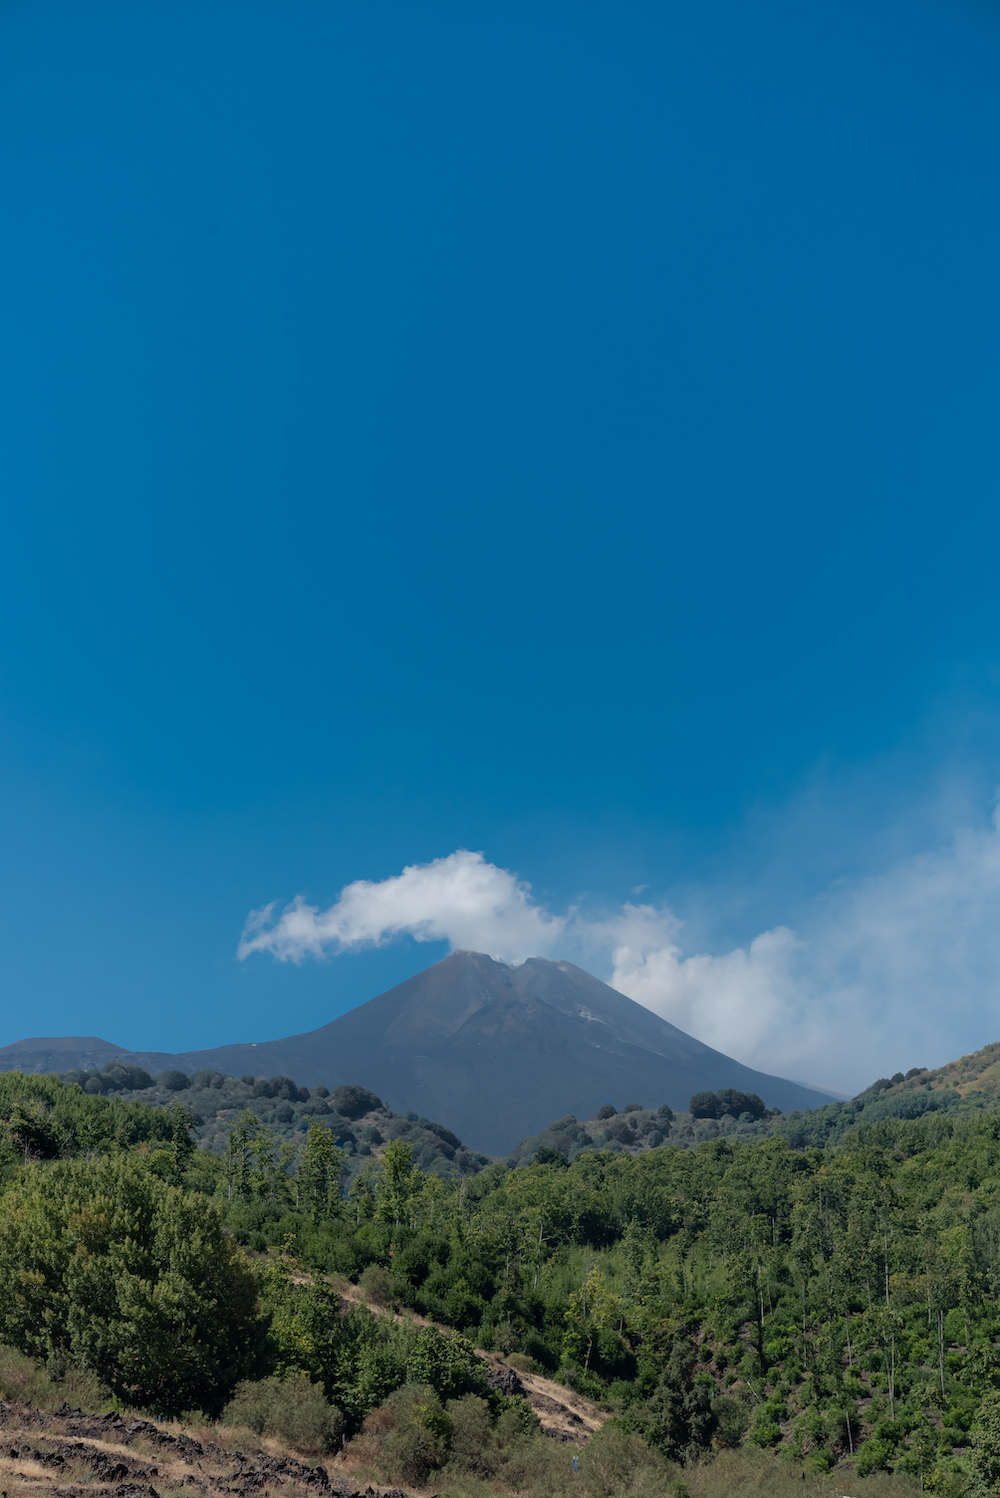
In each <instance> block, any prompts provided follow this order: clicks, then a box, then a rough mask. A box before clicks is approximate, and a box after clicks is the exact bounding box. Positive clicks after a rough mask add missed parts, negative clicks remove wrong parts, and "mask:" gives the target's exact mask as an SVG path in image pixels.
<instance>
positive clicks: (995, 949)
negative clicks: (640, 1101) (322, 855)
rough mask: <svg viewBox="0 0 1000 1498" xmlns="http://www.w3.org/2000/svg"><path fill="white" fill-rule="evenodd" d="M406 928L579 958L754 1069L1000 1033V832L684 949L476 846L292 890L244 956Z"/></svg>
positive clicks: (948, 1048) (847, 1066) (679, 928)
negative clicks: (797, 915)
mask: <svg viewBox="0 0 1000 1498" xmlns="http://www.w3.org/2000/svg"><path fill="white" fill-rule="evenodd" d="M403 935H409V936H411V937H413V938H415V939H416V940H417V941H441V940H445V941H448V942H449V943H450V945H451V946H452V948H458V947H465V948H472V949H474V950H476V951H483V952H489V953H490V954H491V955H492V956H494V957H497V958H500V959H502V960H504V961H507V962H511V963H518V962H522V961H523V960H524V959H525V958H526V957H530V956H564V957H569V958H576V959H577V960H580V961H581V962H582V963H583V964H584V965H585V966H587V967H589V968H590V970H591V971H594V972H597V973H599V974H601V975H603V976H605V977H606V978H607V981H608V982H610V983H611V984H612V985H613V987H615V988H617V989H619V990H620V992H622V993H625V994H628V995H629V996H630V997H631V998H633V999H635V1000H636V1001H637V1002H638V1003H640V1004H644V1005H645V1006H646V1007H647V1008H648V1009H651V1010H653V1011H654V1012H655V1013H657V1014H660V1015H662V1017H663V1018H664V1019H667V1020H669V1021H670V1022H671V1023H672V1024H675V1025H677V1026H678V1027H679V1028H680V1029H682V1030H686V1031H688V1032H689V1033H690V1034H693V1035H696V1036H698V1038H699V1039H701V1040H704V1041H706V1042H707V1043H708V1044H710V1045H713V1046H715V1047H716V1048H717V1049H719V1050H722V1051H725V1052H726V1053H727V1054H729V1055H733V1056H736V1057H738V1058H739V1059H740V1060H741V1061H745V1062H747V1063H748V1064H750V1065H753V1066H757V1067H759V1068H761V1069H762V1070H767V1071H771V1072H780V1073H783V1074H785V1075H789V1074H791V1075H796V1076H803V1077H806V1078H807V1079H809V1080H813V1081H816V1082H826V1083H828V1084H829V1085H831V1086H837V1085H843V1086H844V1087H847V1088H858V1087H861V1086H864V1085H866V1083H867V1082H870V1081H871V1080H872V1079H873V1078H874V1077H875V1076H876V1075H878V1074H879V1073H880V1072H884V1071H886V1070H889V1071H892V1070H895V1069H896V1068H897V1067H902V1068H904V1069H905V1068H907V1067H909V1066H911V1065H933V1064H935V1063H936V1062H940V1061H943V1060H946V1059H949V1058H950V1057H951V1056H953V1055H955V1054H957V1053H959V1052H960V1051H961V1050H963V1049H968V1048H969V1047H970V1046H972V1045H980V1044H984V1043H985V1042H986V1041H988V1040H991V1039H994V1038H997V1037H998V1036H1000V832H998V826H997V821H996V818H994V819H993V821H992V822H991V823H990V824H989V825H988V826H980V827H979V828H969V827H966V828H963V829H960V830H959V831H957V832H955V833H954V834H953V835H952V836H951V837H950V838H949V839H947V841H945V842H943V843H942V844H941V845H940V846H938V847H937V848H934V849H930V850H926V851H924V852H922V853H919V854H917V855H914V856H911V857H908V858H906V859H903V860H900V861H899V862H897V863H896V864H894V865H893V866H892V867H890V868H888V869H886V870H884V871H882V872H880V873H878V874H874V875H870V876H868V877H865V878H861V879H858V880H855V881H853V882H844V881H840V882H838V883H837V884H836V885H835V886H833V887H832V888H831V889H830V890H828V891H827V892H826V893H825V894H823V895H822V896H820V897H819V898H818V899H816V900H815V901H814V902H813V904H812V906H811V907H809V909H808V910H807V911H806V912H805V914H804V915H803V916H802V918H801V919H800V920H799V922H798V924H797V928H796V929H795V930H794V931H793V930H791V929H789V928H788V927H786V926H781V925H779V926H775V927H774V928H772V929H770V930H766V931H762V932H761V933H760V934H759V935H758V936H756V937H755V938H754V939H753V940H752V941H751V942H749V943H748V944H747V945H746V946H741V947H735V948H734V949H732V950H730V951H727V952H722V953H718V954H712V953H707V952H693V953H689V954H688V955H685V953H684V947H683V923H682V921H681V920H680V919H679V918H678V917H677V915H676V914H675V913H674V912H673V911H672V910H670V909H669V908H667V907H665V906H656V905H653V904H634V903H627V904H624V905H623V906H622V907H621V908H620V909H618V910H617V911H613V912H611V913H608V914H605V915H603V916H600V917H597V916H589V915H586V914H584V913H583V912H581V911H580V910H577V909H569V910H567V911H566V912H565V913H561V914H560V913H557V912H553V911H550V910H548V909H546V908H545V906H544V905H542V904H540V903H539V902H538V901H536V900H535V899H534V898H533V896H532V893H531V886H530V885H528V884H526V883H525V882H523V881H522V880H519V879H518V878H517V877H516V876H515V875H514V874H512V873H511V872H510V871H509V870H506V869H501V868H498V867H497V866H496V865H495V864H491V863H489V862H487V860H486V859H485V857H484V856H483V855H482V854H481V853H474V852H469V851H467V850H465V849H460V850H458V851H457V852H455V853H452V854H450V855H449V856H448V857H447V858H439V859H435V860H434V861H433V862H432V863H428V864H416V865H412V866H410V867H408V868H406V869H404V870H403V872H402V873H401V874H399V875H396V876H395V877H393V878H390V879H385V880H382V881H378V882H374V881H370V880H358V881H357V882H355V883H354V884H349V885H347V886H346V888H345V889H343V890H342V891H341V894H340V896H339V898H338V899H337V901H336V902H335V903H334V904H333V905H332V906H331V907H330V908H329V909H328V910H320V909H318V908H317V907H315V906H311V905H307V904H306V903H305V901H304V900H303V899H302V898H301V897H300V898H298V899H296V900H295V901H293V902H292V904H290V905H288V906H287V907H286V908H285V909H284V910H282V911H281V912H280V913H279V914H276V905H273V904H272V905H269V906H267V907H266V909H264V910H261V911H257V912H255V913H254V914H253V915H251V917H250V919H249V920H248V922H247V926H246V930H245V931H244V934H243V940H242V942H241V943H240V948H239V955H240V957H242V958H245V957H247V956H249V955H250V954H251V953H253V952H270V953H271V954H272V955H273V956H275V957H277V958H278V959H279V961H294V962H298V961H301V960H302V959H303V958H304V957H307V956H314V957H319V956H323V955H325V954H327V953H336V952H343V951H357V950H359V949H361V948H364V947H366V946H381V945H384V944H385V943H386V942H389V941H391V940H393V939H395V938H397V937H400V936H403Z"/></svg>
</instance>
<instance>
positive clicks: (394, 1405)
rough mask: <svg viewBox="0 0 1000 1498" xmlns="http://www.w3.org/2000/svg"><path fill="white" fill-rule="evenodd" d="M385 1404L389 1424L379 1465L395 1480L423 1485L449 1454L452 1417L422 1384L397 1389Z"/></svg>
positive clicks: (418, 1485) (430, 1390)
mask: <svg viewBox="0 0 1000 1498" xmlns="http://www.w3.org/2000/svg"><path fill="white" fill-rule="evenodd" d="M388 1408H389V1410H390V1411H391V1412H392V1424H391V1427H390V1429H389V1431H388V1433H387V1435H386V1437H385V1442H384V1445H383V1447H382V1466H383V1468H384V1470H385V1471H386V1473H387V1474H388V1476H389V1477H391V1478H392V1479H393V1480H394V1481H396V1482H405V1483H409V1484H411V1485H412V1486H413V1487H418V1488H419V1487H423V1486H424V1484H425V1483H426V1481H427V1479H428V1477H429V1476H430V1475H431V1473H432V1472H434V1471H436V1470H437V1468H438V1467H441V1466H443V1465H444V1462H445V1460H446V1458H447V1456H448V1450H449V1447H450V1444H451V1435H452V1424H451V1420H450V1419H449V1417H448V1415H446V1414H445V1411H444V1409H443V1408H442V1406H441V1401H440V1400H439V1399H438V1397H437V1395H436V1394H435V1393H434V1391H433V1389H429V1388H427V1387H426V1386H424V1385H421V1384H408V1385H407V1386H406V1388H404V1389H398V1390H397V1391H396V1393H395V1394H393V1395H392V1396H391V1397H390V1399H389V1401H388ZM376 1413H378V1412H377V1411H376Z"/></svg>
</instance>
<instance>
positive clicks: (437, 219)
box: [0, 0, 1000, 1061]
mask: <svg viewBox="0 0 1000 1498" xmlns="http://www.w3.org/2000/svg"><path fill="white" fill-rule="evenodd" d="M998 77H1000V11H998V10H997V8H996V6H995V5H993V4H986V3H972V0H935V3H932V0H905V3H904V0H863V3H862V0H818V3H815V4H810V5H807V6H803V5H801V4H796V3H791V0H787V3H775V0H749V3H748V0H708V3H705V4H699V5H691V4H682V3H670V0H657V3H644V0H636V3H631V4H624V5H622V4H614V5H612V4H607V3H605V4H594V3H589V0H573V3H571V4H570V3H554V0H553V3H544V0H543V3H538V0H532V3H531V4H522V3H518V0H506V3H504V4H503V5H492V6H486V5H483V4H469V3H465V0H463V3H461V4H459V3H435V0H429V3H426V4H421V5H414V4H411V3H406V4H403V3H385V0H372V3H366V4H364V5H347V4H340V3H329V0H323V3H314V0H300V3H297V4H295V5H292V6H289V5H286V4H278V3H261V0H239V3H227V0H218V3H214V4H212V5H205V4H203V3H193V0H170V3H169V4H165V3H157V0H150V3H144V4H142V5H135V4H133V3H110V0H91V3H88V4H87V5H80V4H78V3H71V0H31V3H26V0H21V3H8V4H5V5H4V6H3V8H2V11H0V202H2V204H3V232H2V234H0V327H2V345H3V350H4V354H3V359H2V361H0V426H2V440H0V473H2V492H3V531H2V537H3V544H2V547H0V630H2V634H0V639H2V646H0V772H2V785H0V834H2V839H3V855H2V868H0V991H2V993H3V1010H2V1012H3V1024H2V1026H0V1029H2V1031H3V1033H2V1035H0V1041H10V1040H14V1039H17V1038H19V1037H20V1036H22V1035H26V1034H67V1033H80V1032H81V1031H84V1032H89V1033H97V1034H103V1035H105V1036H106V1037H107V1038H108V1039H112V1040H116V1041H118V1042H119V1043H121V1044H126V1045H134V1046H150V1045H156V1046H162V1047H164V1048H167V1049H173V1048H179V1047H181V1046H185V1047H186V1046H193V1045H208V1044H216V1043H221V1042H224V1041H229V1040H234V1039H243V1038H246V1039H250V1038H264V1037H265V1036H271V1035H279V1034H287V1033H289V1032H291V1031H298V1030H303V1029H307V1028H310V1027H312V1026H314V1025H317V1024H321V1023H323V1022H325V1021H326V1020H327V1019H330V1018H333V1017H334V1016H335V1015H336V1014H338V1013H340V1012H342V1011H343V1010H344V1009H345V1008H348V1007H350V1006H351V1005H353V1004H355V1003H358V1002H360V1001H361V1000H363V999H365V998H368V997H371V996H372V995H373V994H374V993H376V992H378V991H380V990H381V989H382V988H385V987H387V986H388V985H389V984H390V983H391V982H394V981H398V980H399V979H400V978H402V977H404V976H406V975H407V974H408V973H409V972H412V971H415V970H416V969H418V968H419V967H422V966H424V965H426V963H427V962H428V961H429V960H432V959H433V958H435V957H437V956H438V955H441V954H442V953H443V952H444V951H445V950H446V946H445V945H444V944H437V945H425V946H416V945H415V944H414V943H413V942H411V941H408V940H404V941H401V942H397V943H393V944H391V945H389V946H387V947H385V948H383V949H381V950H378V951H375V952H371V953H368V954H367V955H365V954H360V955H357V956H340V957H335V958H332V959H331V960H330V961H328V962H313V961H311V960H310V961H307V962H306V963H304V964H303V965H302V966H300V967H295V966H294V965H290V964H284V965H283V964H280V963H276V962H274V961H273V960H272V959H271V958H270V957H267V956H263V955H257V956H254V957H253V958H252V959H251V960H249V961H247V962H246V963H243V964H240V963H238V962H237V961H236V958H235V955H234V954H235V948H236V944H237V941H238V939H239V935H240V931H241V929H242V926H243V921H244V918H245V917H246V915H247V912H248V911H249V910H250V909H252V908H256V907H259V906H261V905H263V904H265V903H266V902H268V901H270V900H272V899H277V900H279V902H281V901H284V900H287V899H290V898H291V897H292V896H293V895H295V894H296V893H298V892H302V893H303V894H304V895H305V896H306V898H307V899H308V900H310V901H311V902H312V903H315V904H319V905H324V904H329V903H330V902H331V901H333V900H334V899H335V898H336V896H337V893H338V891H339V890H340V888H341V887H342V886H343V885H344V884H346V883H347V882H348V881H351V880H354V879H357V878H362V877H364V878H370V879H375V880H381V879H384V878H386V877H388V876H390V875H393V874H397V873H398V872H399V871H400V870H401V869H402V867H403V866H404V864H412V863H414V862H424V861H427V860H430V859H433V858H436V857H440V856H443V855H445V854H448V853H450V852H451V851H452V850H453V849H455V848H459V847H468V848H472V849H481V850H483V852H484V853H485V855H486V857H487V858H488V859H490V860H492V861H493V862H495V863H497V864H498V865H500V866H502V867H504V868H510V869H513V870H515V871H517V873H518V874H519V875H520V876H521V877H523V878H525V879H528V880H530V881H532V883H533V885H534V887H535V891H536V893H537V895H538V897H539V898H540V899H543V900H544V901H545V902H546V903H547V904H548V905H549V906H550V907H551V908H553V909H561V910H564V909H565V908H566V906H567V904H568V903H570V902H572V901H574V900H577V899H579V898H583V899H585V900H587V901H591V902H593V903H594V904H595V909H596V908H597V907H598V906H600V905H601V903H602V902H604V905H605V906H607V905H614V904H620V903H621V901H623V900H625V899H627V898H628V897H629V893H630V891H632V890H634V889H635V888H636V887H638V886H640V885H645V886H647V887H648V889H647V892H646V893H645V894H644V895H643V898H645V899H652V900H655V901H657V902H659V901H664V900H667V901H669V902H670V903H671V905H672V907H673V908H674V909H675V910H676V911H677V912H678V914H679V915H680V916H681V917H683V918H684V919H686V920H687V922H688V925H687V927H686V928H685V929H686V930H687V931H688V932H689V933H690V939H691V941H692V942H693V943H694V945H693V946H692V947H691V949H690V950H692V951H694V950H696V949H697V948H698V944H699V943H701V945H702V946H703V947H704V949H705V950H713V951H716V952H721V951H724V950H726V949H727V944H729V945H730V946H731V945H732V944H733V943H739V942H742V943H746V942H747V941H749V940H750V938H751V937H752V936H754V935H755V934H756V933H757V932H758V931H760V930H762V929H763V928H764V927H766V926H773V925H775V924H778V923H785V924H790V925H792V926H796V923H797V921H798V920H799V918H800V916H801V912H802V911H803V909H804V908H805V905H806V904H807V903H808V902H809V901H810V900H814V899H816V898H820V897H821V896H822V894H823V891H824V890H827V889H829V888H830V887H831V881H836V880H843V879H845V878H852V879H853V878H864V877H867V876H868V875H869V874H871V873H872V871H873V870H876V869H877V868H878V869H880V868H884V867H888V866H889V864H890V863H891V860H892V857H895V856H899V857H904V856H909V854H910V853H911V852H913V851H914V849H919V846H923V844H921V837H923V838H924V842H925V843H926V844H927V846H931V845H932V844H933V845H934V846H937V845H938V844H939V843H940V841H941V839H942V838H943V837H946V836H950V833H949V832H948V829H947V828H946V827H944V824H943V823H942V822H941V821H940V818H939V817H938V812H937V811H935V812H934V814H933V815H931V814H930V813H927V812H926V807H927V806H928V805H929V804H930V802H931V801H933V803H934V805H935V807H938V808H940V805H941V798H942V796H944V797H945V799H947V796H948V795H952V794H953V792H952V791H947V792H946V791H943V790H942V785H944V784H945V783H947V785H948V786H952V787H953V786H954V784H955V783H957V782H960V783H961V786H962V787H963V790H962V793H961V795H959V794H958V793H957V792H955V793H954V796H958V799H959V800H961V802H962V805H961V808H960V809H959V811H956V813H955V818H954V819H953V820H955V819H957V821H956V825H957V822H960V821H962V819H963V818H964V819H965V821H966V822H968V823H969V824H970V825H973V824H975V825H977V826H978V825H979V822H982V820H983V819H984V818H985V817H986V816H987V815H988V811H989V805H988V802H989V792H990V791H991V789H992V785H993V782H994V781H995V780H997V779H1000V769H997V768H996V767H997V766H998V756H997V745H998V742H1000V736H998V734H997V730H996V718H995V701H996V690H997V676H996V673H995V670H994V668H995V665H996V663H997V662H1000V608H998V603H1000V588H998V579H997V557H998V540H1000V537H998V529H1000V507H998V476H1000V425H998V420H997V412H998V397H1000V388H998V387H1000V378H998V376H1000V356H998V350H1000V276H998V273H997V268H998V266H1000V90H998V88H997V78H998ZM955 766H958V767H959V769H958V770H956V769H955ZM817 777H818V779H817ZM820 781H821V782H822V786H823V787H824V789H823V791H822V794H821V795H820V796H819V799H820V800H821V801H822V802H823V807H824V808H825V809H824V810H823V811H822V813H821V814H820V813H817V814H816V819H813V820H810V817H811V816H812V813H811V812H810V813H808V814H807V812H806V811H804V810H803V807H804V806H805V805H806V803H807V802H808V803H809V805H814V803H813V802H812V801H810V797H813V796H814V795H815V794H819V793H816V792H815V787H816V786H817V784H818V783H819V782H820ZM970 787H971V789H970ZM810 788H812V789H810ZM963 797H964V798H965V799H962V798H963ZM814 809H815V808H814ZM977 819H978V820H977ZM945 821H947V818H945ZM925 823H926V826H925ZM807 824H808V826H807ZM932 824H933V825H932ZM963 825H964V824H963ZM900 827H903V828H904V829H908V830H904V831H903V832H899V831H898V829H899V828H900ZM803 828H806V830H805V831H803ZM893 828H895V829H896V831H895V832H893V831H892V829H893ZM790 829H791V830H790ZM796 829H797V830H796ZM809 829H811V830H809ZM914 829H917V830H916V831H914ZM921 829H922V830H921ZM928 829H929V830H928ZM942 829H943V830H942ZM925 834H926V836H925ZM894 839H895V841H894ZM935 839H936V840H937V842H935ZM792 844H794V847H791V845H792ZM890 845H891V846H890ZM987 976H988V979H989V982H990V983H992V982H993V976H994V975H992V973H991V974H990V975H987ZM990 992H991V993H993V992H994V989H991V990H990ZM997 1030H998V1033H1000V1024H998V1026H997ZM972 1038H973V1039H976V1037H975V1036H973V1037H972ZM993 1038H995V1036H994V1035H993V1034H988V1035H984V1036H983V1037H982V1039H993ZM917 1059H918V1061H919V1060H920V1059H921V1058H919V1057H918V1058H917ZM928 1059H932V1058H928ZM937 1059H945V1058H944V1057H940V1058H937Z"/></svg>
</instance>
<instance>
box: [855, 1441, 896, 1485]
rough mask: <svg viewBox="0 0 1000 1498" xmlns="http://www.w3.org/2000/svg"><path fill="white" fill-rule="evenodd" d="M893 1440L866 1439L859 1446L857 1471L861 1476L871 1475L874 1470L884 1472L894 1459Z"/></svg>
mask: <svg viewBox="0 0 1000 1498" xmlns="http://www.w3.org/2000/svg"><path fill="white" fill-rule="evenodd" d="M892 1451H893V1446H892V1442H891V1441H878V1440H875V1441H865V1442H864V1444H863V1445H861V1446H859V1447H858V1461H857V1466H856V1468H855V1471H856V1472H857V1474H858V1476H859V1477H870V1476H871V1474H872V1473H873V1472H882V1471H884V1470H885V1468H886V1467H888V1465H889V1462H890V1460H891V1459H892Z"/></svg>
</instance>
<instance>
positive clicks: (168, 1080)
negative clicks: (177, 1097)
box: [156, 1071, 191, 1092]
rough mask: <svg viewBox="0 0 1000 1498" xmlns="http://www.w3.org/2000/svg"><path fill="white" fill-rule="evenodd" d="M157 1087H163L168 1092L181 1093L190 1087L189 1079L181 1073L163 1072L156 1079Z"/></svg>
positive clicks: (185, 1074) (184, 1073)
mask: <svg viewBox="0 0 1000 1498" xmlns="http://www.w3.org/2000/svg"><path fill="white" fill-rule="evenodd" d="M156 1085H157V1087H165V1088H166V1089H167V1091H168V1092H183V1091H184V1089H185V1087H190V1086H191V1078H190V1077H189V1076H188V1075H187V1073H186V1072H182V1071H163V1072H161V1073H160V1075H159V1076H158V1077H157V1078H156Z"/></svg>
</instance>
